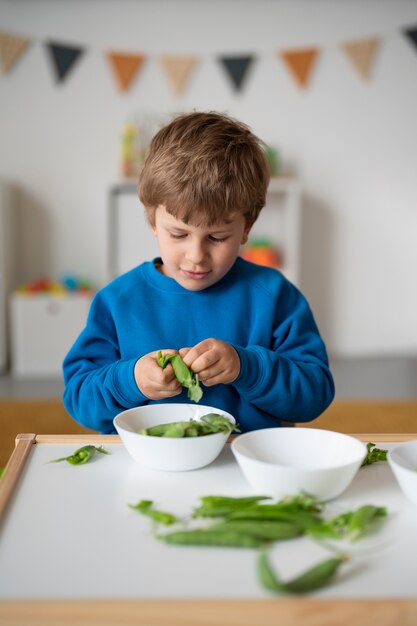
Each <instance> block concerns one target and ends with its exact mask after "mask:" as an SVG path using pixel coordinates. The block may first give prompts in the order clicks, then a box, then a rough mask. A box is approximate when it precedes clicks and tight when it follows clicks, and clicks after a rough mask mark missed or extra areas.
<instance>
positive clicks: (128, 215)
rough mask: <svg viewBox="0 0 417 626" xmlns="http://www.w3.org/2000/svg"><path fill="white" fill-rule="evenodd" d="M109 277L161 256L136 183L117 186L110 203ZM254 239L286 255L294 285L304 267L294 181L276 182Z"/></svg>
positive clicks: (287, 270)
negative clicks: (261, 240)
mask: <svg viewBox="0 0 417 626" xmlns="http://www.w3.org/2000/svg"><path fill="white" fill-rule="evenodd" d="M108 226H109V249H108V262H107V273H108V278H109V279H112V278H114V277H115V276H118V275H119V274H122V273H124V272H126V271H128V270H130V269H131V268H132V267H135V266H136V265H138V264H139V263H142V262H143V261H149V260H151V259H152V258H154V257H156V256H158V246H157V241H156V239H155V237H154V236H153V235H152V232H151V229H150V226H149V224H148V222H147V219H146V216H145V209H144V207H143V205H142V204H141V202H140V200H139V196H138V187H137V184H136V182H133V181H126V182H121V183H118V184H115V185H113V187H112V188H111V189H110V201H109V219H108ZM251 237H254V238H261V237H262V238H267V239H268V240H269V241H270V242H271V243H272V244H273V245H274V246H276V247H277V248H278V249H279V250H280V251H281V253H282V256H283V259H284V265H283V268H282V271H283V273H284V274H285V275H286V276H287V277H288V278H289V279H290V280H291V281H293V282H294V283H297V282H298V279H299V265H300V259H299V256H300V246H299V241H300V187H299V184H298V181H297V180H296V179H294V178H291V177H284V176H282V177H281V176H280V177H276V178H272V179H271V182H270V185H269V188H268V194H267V201H266V206H265V207H264V208H263V209H262V211H261V214H260V216H259V218H258V220H257V221H256V223H255V224H254V226H253V228H252V232H251Z"/></svg>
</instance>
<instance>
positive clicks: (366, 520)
mask: <svg viewBox="0 0 417 626" xmlns="http://www.w3.org/2000/svg"><path fill="white" fill-rule="evenodd" d="M386 514H387V509H386V508H385V507H378V506H373V505H372V504H365V505H364V506H361V507H360V508H359V509H357V510H356V511H353V513H352V515H351V516H350V518H349V521H348V524H347V534H348V537H349V538H350V539H351V540H352V541H356V540H357V539H360V538H361V537H363V535H365V534H366V533H367V532H368V530H369V526H370V525H371V524H373V523H374V522H375V521H376V520H377V518H379V517H385V516H386Z"/></svg>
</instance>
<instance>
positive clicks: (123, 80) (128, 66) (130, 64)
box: [106, 52, 146, 91]
mask: <svg viewBox="0 0 417 626" xmlns="http://www.w3.org/2000/svg"><path fill="white" fill-rule="evenodd" d="M106 56H107V59H108V61H109V63H110V66H111V68H112V70H113V74H114V77H115V80H116V83H117V85H118V87H119V89H120V91H127V90H128V89H129V88H130V86H131V84H132V82H133V80H134V79H135V78H136V75H137V73H138V72H139V70H140V68H141V67H142V65H143V63H144V61H145V59H146V57H145V55H143V54H123V53H121V52H107V54H106Z"/></svg>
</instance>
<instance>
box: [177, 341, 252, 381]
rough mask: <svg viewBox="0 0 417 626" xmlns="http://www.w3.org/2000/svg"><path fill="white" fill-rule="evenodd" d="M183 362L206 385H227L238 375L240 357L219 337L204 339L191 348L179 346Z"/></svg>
mask: <svg viewBox="0 0 417 626" xmlns="http://www.w3.org/2000/svg"><path fill="white" fill-rule="evenodd" d="M179 352H180V356H181V357H182V358H183V360H184V363H185V364H186V365H187V366H188V367H189V368H190V369H191V370H192V371H193V372H194V373H195V374H198V377H199V379H200V380H201V382H202V383H204V385H206V387H210V386H211V385H219V384H223V385H227V384H229V383H232V382H233V381H234V380H236V378H237V377H238V376H239V372H240V359H239V355H238V353H237V352H236V350H235V349H234V348H233V347H232V346H231V345H230V344H228V343H226V342H225V341H221V340H220V339H204V341H200V343H197V344H196V345H195V346H194V347H193V348H181V350H180V351H179Z"/></svg>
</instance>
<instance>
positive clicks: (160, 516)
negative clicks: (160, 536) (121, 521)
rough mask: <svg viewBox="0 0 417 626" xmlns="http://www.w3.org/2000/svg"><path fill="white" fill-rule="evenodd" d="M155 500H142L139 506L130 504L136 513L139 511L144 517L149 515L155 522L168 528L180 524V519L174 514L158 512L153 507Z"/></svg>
mask: <svg viewBox="0 0 417 626" xmlns="http://www.w3.org/2000/svg"><path fill="white" fill-rule="evenodd" d="M152 505H153V500H140V501H139V502H138V503H137V504H129V506H130V508H131V509H134V510H135V511H139V513H142V514H143V515H147V516H148V517H150V518H151V519H153V520H154V521H155V522H158V523H159V524H165V525H166V526H170V525H171V524H175V523H176V522H178V519H177V517H176V516H175V515H173V514H172V513H167V512H166V511H158V510H157V509H154V508H153V507H152Z"/></svg>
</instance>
